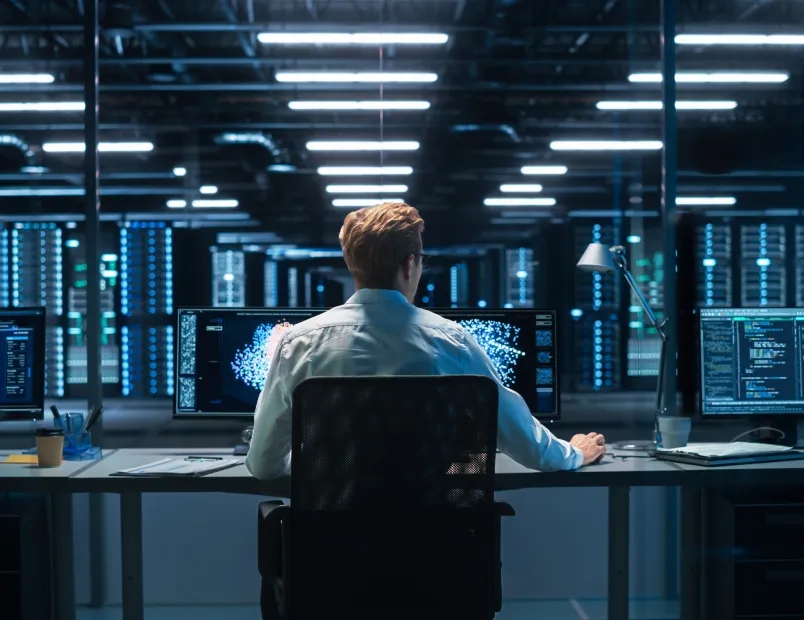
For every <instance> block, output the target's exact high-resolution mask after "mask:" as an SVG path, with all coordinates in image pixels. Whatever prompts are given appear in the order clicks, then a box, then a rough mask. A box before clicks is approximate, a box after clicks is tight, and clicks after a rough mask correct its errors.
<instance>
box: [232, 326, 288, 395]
mask: <svg viewBox="0 0 804 620" xmlns="http://www.w3.org/2000/svg"><path fill="white" fill-rule="evenodd" d="M289 327H290V325H289V324H287V323H277V324H275V325H266V324H263V325H260V326H259V327H258V328H257V329H256V330H255V332H254V337H253V338H252V340H251V343H250V344H248V345H247V346H246V347H245V348H243V349H238V350H237V352H236V353H235V356H234V360H233V361H232V370H233V371H234V373H235V377H236V378H237V379H238V380H239V381H242V382H243V383H245V384H246V385H247V386H249V387H251V388H253V389H255V390H258V391H259V390H262V388H263V386H264V385H265V377H266V376H267V375H268V369H269V368H270V367H271V359H272V357H273V350H274V348H275V347H276V344H277V343H278V341H279V337H280V336H281V335H282V334H283V333H284V332H285V331H286V330H287V328H289Z"/></svg>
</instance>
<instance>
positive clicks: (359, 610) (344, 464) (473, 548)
mask: <svg viewBox="0 0 804 620" xmlns="http://www.w3.org/2000/svg"><path fill="white" fill-rule="evenodd" d="M497 403H498V391H497V385H496V384H495V383H494V381H492V380H491V379H489V378H486V377H477V376H437V377H325V378H313V379H308V380H306V381H304V382H303V383H301V384H300V385H299V386H298V387H297V388H296V390H295V391H294V393H293V455H292V467H291V502H290V519H289V535H288V537H287V543H286V544H287V548H286V553H285V558H286V567H287V573H286V584H285V585H286V588H287V589H286V595H287V596H286V605H287V606H288V610H289V611H290V616H291V617H294V618H301V617H305V618H306V617H314V616H317V615H320V614H322V613H332V612H333V610H337V613H339V614H341V613H343V614H344V615H348V616H350V617H351V618H369V617H371V618H383V620H386V619H389V618H403V617H404V618H410V617H411V615H412V614H413V615H415V616H416V617H419V618H421V617H422V616H425V617H433V618H439V619H441V618H445V617H463V618H475V617H493V615H494V609H493V606H494V593H493V590H494V578H493V570H494V568H496V567H495V566H494V559H495V554H494V551H495V550H494V542H495V537H494V526H495V516H494V505H493V503H494V465H495V453H496V443H497V441H496V437H497ZM455 614H457V616H456V615H455Z"/></svg>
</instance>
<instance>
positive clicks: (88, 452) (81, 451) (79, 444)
mask: <svg viewBox="0 0 804 620" xmlns="http://www.w3.org/2000/svg"><path fill="white" fill-rule="evenodd" d="M102 457H103V454H102V452H101V449H100V448H99V447H98V446H93V445H92V435H90V434H89V432H88V431H83V432H81V431H79V432H77V433H69V434H67V435H65V436H64V460H65V461H94V460H96V459H100V458H102Z"/></svg>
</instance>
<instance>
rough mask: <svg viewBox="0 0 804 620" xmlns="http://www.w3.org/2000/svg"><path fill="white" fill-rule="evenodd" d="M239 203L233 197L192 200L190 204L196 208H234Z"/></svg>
mask: <svg viewBox="0 0 804 620" xmlns="http://www.w3.org/2000/svg"><path fill="white" fill-rule="evenodd" d="M239 204H240V203H239V202H237V200H234V199H233V198H223V199H213V200H204V199H201V200H193V202H192V205H193V207H195V208H196V209H215V208H218V209H234V208H235V207H237V206H238V205H239Z"/></svg>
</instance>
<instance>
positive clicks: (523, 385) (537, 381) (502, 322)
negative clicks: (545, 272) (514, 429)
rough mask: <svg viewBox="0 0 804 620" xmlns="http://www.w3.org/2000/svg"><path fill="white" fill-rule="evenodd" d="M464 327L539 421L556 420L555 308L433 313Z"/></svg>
mask: <svg viewBox="0 0 804 620" xmlns="http://www.w3.org/2000/svg"><path fill="white" fill-rule="evenodd" d="M434 312H435V313H436V314H439V315H440V316H443V317H444V318H447V319H450V320H452V321H455V322H457V323H459V324H460V325H462V326H463V327H464V328H465V329H466V330H467V331H468V332H469V333H470V334H472V335H473V336H474V337H475V339H476V340H477V342H478V343H479V344H480V346H481V347H482V348H483V349H484V350H485V351H486V353H487V354H488V356H489V357H490V358H491V361H492V362H493V364H494V366H495V368H496V369H497V373H498V374H499V375H500V379H501V380H502V382H503V384H504V385H505V386H506V387H509V388H511V389H513V390H515V391H516V392H519V394H521V395H522V398H524V399H525V402H526V403H527V404H528V407H530V411H531V413H532V414H533V415H534V416H536V417H538V418H558V417H559V416H560V408H561V397H560V392H559V378H558V359H557V355H556V350H557V347H556V336H557V334H556V315H555V312H554V311H552V310H534V309H527V310H469V309H444V310H434Z"/></svg>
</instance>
